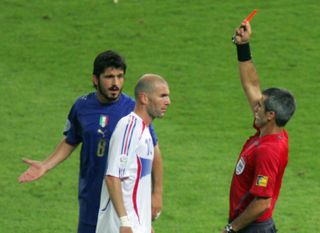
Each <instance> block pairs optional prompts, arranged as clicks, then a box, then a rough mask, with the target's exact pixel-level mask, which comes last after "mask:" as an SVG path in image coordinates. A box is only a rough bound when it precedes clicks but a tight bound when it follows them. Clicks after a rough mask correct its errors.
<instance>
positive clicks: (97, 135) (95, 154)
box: [64, 93, 157, 225]
mask: <svg viewBox="0 0 320 233" xmlns="http://www.w3.org/2000/svg"><path fill="white" fill-rule="evenodd" d="M134 106H135V101H134V100H133V99H132V98H131V97H129V96H127V95H125V94H123V93H122V94H121V95H120V98H119V99H118V100H117V101H116V102H113V103H108V104H102V103H100V102H99V100H98V98H97V95H96V93H90V94H88V95H86V96H82V97H80V98H78V99H77V100H76V102H75V103H74V105H73V106H72V108H71V110H70V113H69V115H68V119H67V123H66V127H65V130H64V135H65V136H66V141H67V143H69V144H71V145H78V144H79V143H82V147H81V152H80V172H79V190H78V198H79V205H80V211H79V214H80V216H79V220H80V221H81V222H83V223H87V224H92V225H95V224H96V222H97V217H98V211H99V204H100V192H101V187H102V182H103V180H104V176H105V171H106V164H107V157H108V150H109V141H110V138H111V135H112V133H113V131H114V128H115V127H116V125H117V123H118V121H119V120H120V119H121V118H122V117H124V116H126V115H128V114H129V113H130V112H132V111H133V110H134ZM150 129H151V135H152V139H153V143H154V145H156V144H157V138H156V136H155V133H154V130H153V128H152V127H150Z"/></svg>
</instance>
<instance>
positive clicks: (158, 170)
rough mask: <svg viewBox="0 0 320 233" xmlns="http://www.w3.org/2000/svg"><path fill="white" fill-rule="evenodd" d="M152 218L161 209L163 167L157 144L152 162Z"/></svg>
mask: <svg viewBox="0 0 320 233" xmlns="http://www.w3.org/2000/svg"><path fill="white" fill-rule="evenodd" d="M152 186H153V187H152V219H153V220H154V219H155V218H156V217H158V214H159V213H160V212H161V209H162V193H163V167H162V158H161V152H160V148H159V145H156V146H155V147H154V160H153V164H152Z"/></svg>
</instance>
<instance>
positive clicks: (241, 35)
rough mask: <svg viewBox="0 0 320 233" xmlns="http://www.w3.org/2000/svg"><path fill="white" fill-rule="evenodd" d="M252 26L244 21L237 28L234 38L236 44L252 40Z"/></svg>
mask: <svg viewBox="0 0 320 233" xmlns="http://www.w3.org/2000/svg"><path fill="white" fill-rule="evenodd" d="M251 32H252V31H251V26H250V23H249V22H247V21H243V22H242V23H241V25H240V26H239V27H238V28H236V30H235V34H234V39H235V43H236V44H246V43H248V42H249V40H250V36H251Z"/></svg>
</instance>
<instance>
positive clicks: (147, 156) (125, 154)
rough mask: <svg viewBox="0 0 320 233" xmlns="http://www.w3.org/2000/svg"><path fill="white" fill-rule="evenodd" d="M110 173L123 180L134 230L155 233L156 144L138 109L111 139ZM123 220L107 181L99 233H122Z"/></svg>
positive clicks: (100, 212) (101, 202)
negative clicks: (154, 173)
mask: <svg viewBox="0 0 320 233" xmlns="http://www.w3.org/2000/svg"><path fill="white" fill-rule="evenodd" d="M108 155H109V157H108V162H107V172H106V175H110V176H114V177H119V178H120V179H121V186H122V194H123V201H124V205H125V209H126V211H127V215H128V218H129V221H130V223H131V226H132V230H133V233H150V232H151V170H152V161H153V155H154V146H153V142H152V138H151V135H150V132H149V128H148V126H146V125H145V123H144V122H143V120H142V119H141V118H140V117H139V116H138V115H137V114H135V113H134V112H131V113H130V114H129V115H127V116H125V117H123V118H122V119H121V120H120V121H119V122H118V124H117V126H116V128H115V130H114V132H113V135H112V137H111V140H110V147H109V153H108ZM119 228H120V220H119V217H118V215H117V213H116V210H115V209H114V206H113V204H112V202H111V199H110V196H109V192H108V189H107V186H106V184H105V182H103V184H102V190H101V198H100V209H99V216H98V222H97V228H96V233H119Z"/></svg>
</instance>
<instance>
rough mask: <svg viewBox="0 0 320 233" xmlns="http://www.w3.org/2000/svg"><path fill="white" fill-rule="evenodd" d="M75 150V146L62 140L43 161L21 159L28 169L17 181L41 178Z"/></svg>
mask: <svg viewBox="0 0 320 233" xmlns="http://www.w3.org/2000/svg"><path fill="white" fill-rule="evenodd" d="M75 148H76V146H72V145H70V144H68V143H67V142H66V139H65V138H63V139H62V140H61V141H60V142H59V144H58V145H57V146H56V148H55V150H54V151H53V152H52V153H51V154H50V155H49V157H48V158H47V159H45V160H43V161H35V160H30V159H23V162H24V163H26V164H28V165H29V168H28V169H27V170H26V171H25V172H24V173H22V174H21V176H20V177H19V179H18V181H19V182H20V183H23V182H31V181H34V180H37V179H39V178H41V177H42V176H43V175H45V174H46V173H47V172H48V171H49V170H50V169H52V168H54V167H56V166H57V165H58V164H60V163H61V162H63V161H64V160H65V159H66V158H68V157H69V156H70V155H71V153H72V152H73V151H74V149H75Z"/></svg>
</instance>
